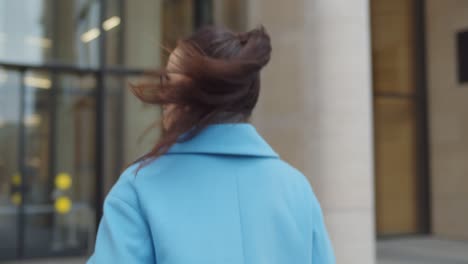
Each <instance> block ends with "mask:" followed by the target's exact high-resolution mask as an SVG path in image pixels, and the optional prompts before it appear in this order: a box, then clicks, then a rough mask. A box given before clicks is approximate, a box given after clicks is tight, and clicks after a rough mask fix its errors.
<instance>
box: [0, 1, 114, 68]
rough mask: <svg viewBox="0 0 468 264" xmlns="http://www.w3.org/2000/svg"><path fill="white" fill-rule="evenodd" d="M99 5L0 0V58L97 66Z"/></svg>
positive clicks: (75, 2) (72, 2) (24, 62)
mask: <svg viewBox="0 0 468 264" xmlns="http://www.w3.org/2000/svg"><path fill="white" fill-rule="evenodd" d="M99 8H100V6H99V1H97V0H88V1H78V0H67V1H54V0H15V1H0V17H1V18H2V19H1V20H0V61H3V62H10V63H19V64H44V63H51V62H54V63H64V64H74V65H78V66H83V67H96V66H98V62H99V61H98V58H99V49H98V41H97V37H99V34H96V31H95V30H93V29H97V28H98V27H99ZM114 23H115V21H114ZM111 25H112V23H111ZM93 32H94V34H93ZM97 33H99V32H97ZM86 36H87V37H86Z"/></svg>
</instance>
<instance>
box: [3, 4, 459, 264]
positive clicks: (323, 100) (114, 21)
mask: <svg viewBox="0 0 468 264" xmlns="http://www.w3.org/2000/svg"><path fill="white" fill-rule="evenodd" d="M466 14H468V1H460V0H444V1H440V0H392V1H388V0H352V1H351V0H327V1H324V0H293V1H281V0H193V1H192V0H134V1H125V0H0V261H2V260H15V259H22V258H27V259H36V258H42V257H56V256H86V255H88V254H89V253H90V250H91V249H90V248H91V247H92V244H93V240H94V235H95V228H96V223H97V221H98V219H99V217H100V215H101V214H102V210H101V204H102V201H103V198H104V197H105V195H106V193H107V192H108V190H109V189H110V187H111V186H112V184H113V183H114V182H115V180H116V179H117V177H118V176H119V174H120V172H121V170H122V169H123V168H124V167H125V165H126V164H128V163H130V162H131V161H133V160H134V159H135V158H137V157H138V156H139V155H141V154H142V153H144V152H145V150H147V149H148V148H149V146H151V145H152V144H153V143H154V142H155V140H156V138H157V136H158V134H159V128H158V127H155V128H154V129H148V127H149V126H150V125H151V124H154V123H157V122H158V119H159V113H160V112H159V109H157V108H155V107H150V106H145V105H143V104H141V103H139V102H138V101H137V100H136V99H135V98H133V96H132V95H131V94H130V93H129V91H128V89H127V87H128V83H129V82H130V83H131V82H132V81H136V80H137V79H138V78H141V75H142V73H143V72H145V71H146V70H151V69H154V68H155V67H158V66H161V65H163V64H164V63H165V60H166V58H167V53H166V52H165V51H164V50H163V49H162V48H161V46H166V47H174V45H175V43H176V40H177V39H178V38H179V37H181V36H186V35H187V34H190V33H191V32H193V31H194V30H196V29H197V28H199V27H200V26H202V25H207V24H220V25H226V26H228V27H230V28H232V29H234V30H246V29H249V28H252V27H254V26H256V25H258V24H260V23H262V24H264V25H265V26H266V28H267V30H268V31H269V33H270V35H271V37H272V42H273V57H272V60H271V62H270V65H269V66H268V67H267V68H266V69H265V70H264V73H263V76H262V89H263V91H262V95H261V99H260V101H259V105H258V107H257V110H256V112H255V114H254V117H253V123H254V124H255V125H256V126H257V128H258V129H259V131H260V132H261V133H262V134H263V135H264V136H265V137H266V139H267V140H268V141H269V142H270V143H271V144H272V145H273V147H274V148H275V149H276V150H277V151H278V152H279V153H280V155H281V156H282V157H283V158H284V159H286V160H287V161H289V162H290V163H291V164H293V165H294V166H295V167H297V168H299V169H300V170H302V171H303V172H304V174H306V175H307V176H308V177H309V179H310V181H311V183H312V186H313V188H314V190H315V192H316V194H317V196H318V197H319V199H320V201H321V203H322V207H323V210H324V213H325V217H326V222H327V225H328V228H329V232H330V235H331V238H332V240H333V244H334V246H335V251H336V254H337V260H338V263H359V264H361V263H362V264H366V263H375V258H376V252H379V256H381V258H382V260H381V262H379V263H387V262H384V261H386V260H385V258H386V257H388V255H399V254H400V253H401V252H398V251H395V250H396V249H395V248H392V247H391V243H390V246H388V244H386V241H392V239H391V238H395V239H401V238H411V237H421V235H423V238H426V237H430V238H437V239H443V240H453V241H468V162H467V160H468V136H467V135H468V107H467V105H468V16H467V15H466ZM123 228H124V227H123ZM426 235H427V236H426ZM376 241H377V242H376ZM398 241H399V242H398V244H399V245H402V244H401V243H404V242H401V243H400V241H401V240H398ZM424 243H426V242H423V244H422V247H423V248H424V247H425V249H426V253H427V251H428V247H429V249H430V250H429V251H431V252H432V253H434V252H436V253H437V252H442V253H441V254H439V255H440V256H432V257H430V259H431V261H435V262H434V263H451V262H448V260H450V259H452V260H454V261H458V262H453V263H468V257H467V258H466V259H462V258H463V257H460V256H454V255H452V254H450V251H448V249H447V250H445V251H443V249H442V251H440V250H439V251H438V249H437V248H434V244H424ZM459 243H465V244H456V246H455V247H457V249H458V248H459V250H458V251H457V252H458V253H459V252H462V253H466V252H465V251H467V250H466V249H468V244H467V242H459ZM416 244H417V243H416ZM376 245H383V246H376ZM403 245H405V244H403ZM425 245H426V246H425ZM410 246H414V243H413V244H411V245H410ZM416 246H418V245H416ZM445 246H447V245H445ZM431 247H432V248H431ZM449 247H450V248H452V249H453V248H454V247H453V245H452V244H450V246H449ZM379 248H382V250H381V251H380V249H379ZM377 249H379V250H377ZM392 250H393V251H392ZM392 252H393V253H394V254H391V253H392ZM431 252H429V253H428V254H429V255H430V254H431ZM444 252H445V253H444ZM401 254H403V255H404V252H403V253H401ZM444 254H445V255H444ZM410 255H411V254H410ZM390 257H392V256H390ZM411 257H412V255H411V256H410V258H411ZM413 257H414V256H413ZM416 257H417V256H416ZM445 257H446V258H447V259H446V258H445ZM465 257H466V255H465ZM426 260H427V259H426ZM388 261H391V260H388ZM463 261H467V262H463ZM388 263H399V262H388ZM401 263H403V262H401ZM405 263H407V262H405ZM408 263H409V262H408ZM414 263H431V262H429V261H425V262H424V261H423V262H414Z"/></svg>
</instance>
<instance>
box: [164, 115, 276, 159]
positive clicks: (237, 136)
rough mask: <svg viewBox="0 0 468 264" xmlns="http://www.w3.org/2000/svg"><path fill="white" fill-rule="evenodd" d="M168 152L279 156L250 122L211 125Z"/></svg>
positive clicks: (175, 145)
mask: <svg viewBox="0 0 468 264" xmlns="http://www.w3.org/2000/svg"><path fill="white" fill-rule="evenodd" d="M168 153H185V154H220V155H238V156H259V157H272V158H278V157H279V156H278V154H277V153H276V152H275V151H274V150H273V149H272V148H271V147H270V146H269V145H268V143H267V142H266V141H265V140H264V139H263V138H262V137H261V136H260V134H259V133H258V132H257V130H256V129H255V127H254V126H252V125H251V124H248V123H228V124H213V125H209V126H208V127H206V128H205V129H204V130H202V131H201V132H200V133H199V134H198V135H196V136H195V137H194V138H192V139H191V140H188V141H185V142H179V143H176V144H174V145H173V146H172V147H171V148H170V149H169V151H168Z"/></svg>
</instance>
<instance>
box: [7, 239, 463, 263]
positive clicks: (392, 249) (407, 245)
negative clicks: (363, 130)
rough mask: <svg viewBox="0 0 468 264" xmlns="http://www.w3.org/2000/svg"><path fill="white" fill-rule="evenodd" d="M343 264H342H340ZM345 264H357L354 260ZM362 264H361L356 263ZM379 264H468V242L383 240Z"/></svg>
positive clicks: (67, 260) (77, 260)
mask: <svg viewBox="0 0 468 264" xmlns="http://www.w3.org/2000/svg"><path fill="white" fill-rule="evenodd" d="M85 262H86V258H83V257H81V258H58V259H57V258H56V259H36V260H24V261H13V262H4V264H82V263H85ZM338 264H342V263H338ZM343 264H354V263H353V262H352V261H350V262H349V263H343ZM356 264H359V263H356ZM376 264H468V241H453V240H443V239H438V238H434V237H428V236H416V237H400V238H392V239H380V240H379V241H378V242H377V262H376Z"/></svg>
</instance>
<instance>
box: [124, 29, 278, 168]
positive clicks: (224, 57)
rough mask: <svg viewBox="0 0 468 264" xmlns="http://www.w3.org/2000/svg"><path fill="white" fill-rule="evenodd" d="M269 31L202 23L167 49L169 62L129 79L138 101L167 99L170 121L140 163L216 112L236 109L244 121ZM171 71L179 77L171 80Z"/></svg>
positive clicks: (215, 119)
mask: <svg viewBox="0 0 468 264" xmlns="http://www.w3.org/2000/svg"><path fill="white" fill-rule="evenodd" d="M271 50H272V48H271V43H270V37H269V35H268V34H267V32H266V31H265V28H264V27H263V26H261V27H258V28H255V29H253V30H251V31H248V32H240V33H236V32H233V31H231V30H228V29H226V28H223V27H215V26H210V27H204V28H202V29H200V30H199V31H197V32H195V33H194V34H193V35H191V36H189V37H188V38H185V39H181V40H179V41H178V42H177V46H176V48H175V49H174V51H177V52H174V51H173V52H172V54H173V55H176V56H177V63H176V64H175V65H174V66H175V67H171V68H170V69H168V68H162V69H159V70H156V71H154V72H153V73H151V74H149V77H150V78H149V81H144V82H141V83H138V84H136V85H131V86H130V87H131V90H132V92H133V94H134V95H135V96H136V97H138V98H139V99H140V100H141V101H142V102H144V103H147V104H154V105H161V106H164V105H172V106H173V107H172V110H171V111H170V115H171V116H172V117H171V123H170V125H169V127H166V128H164V129H163V132H162V135H161V137H160V138H159V140H158V141H157V143H156V144H155V146H153V147H152V149H151V150H150V151H149V152H148V153H146V154H145V155H144V156H142V157H140V158H139V159H137V160H136V161H135V163H136V162H140V161H142V163H141V164H140V167H141V166H142V164H144V163H145V162H146V161H149V160H152V159H155V158H157V157H159V156H161V155H163V154H164V153H166V152H167V151H168V150H169V149H170V147H171V146H172V145H173V144H175V143H176V142H179V141H186V140H190V139H191V138H193V137H194V136H196V135H197V134H198V133H199V132H200V131H202V130H203V129H204V128H206V127H207V126H208V125H210V124H213V123H217V122H219V116H220V114H222V116H223V118H232V117H234V116H238V115H242V117H243V119H244V120H245V121H247V120H248V118H249V117H250V115H251V113H252V110H253V109H254V107H255V105H256V103H257V100H258V96H259V91H260V70H261V69H262V68H263V67H264V66H265V65H266V64H267V63H268V61H269V60H270V54H271ZM171 74H180V75H181V76H183V77H184V78H182V79H180V80H179V81H171V78H170V76H171Z"/></svg>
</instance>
